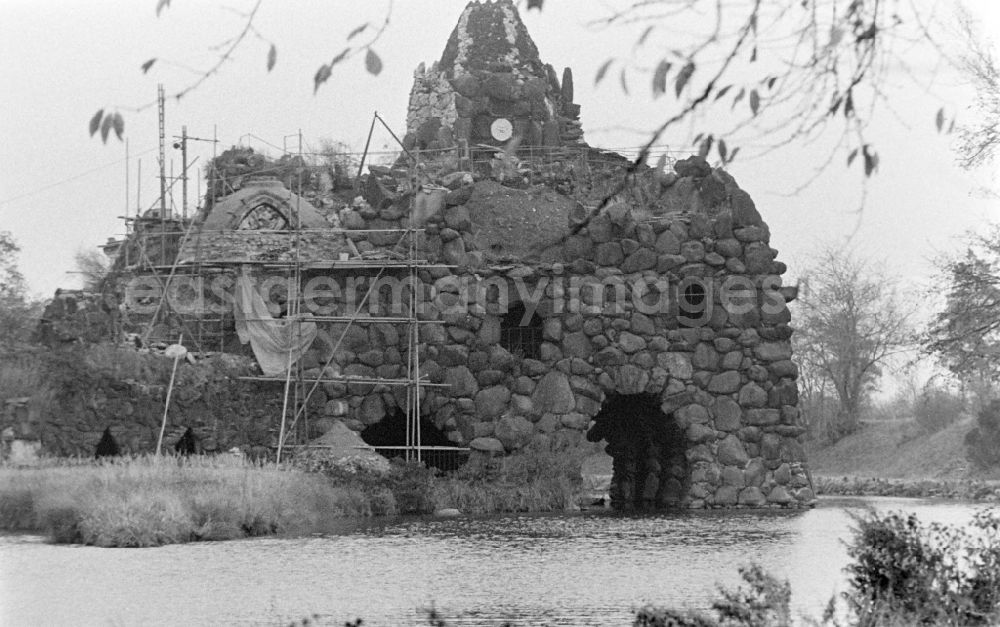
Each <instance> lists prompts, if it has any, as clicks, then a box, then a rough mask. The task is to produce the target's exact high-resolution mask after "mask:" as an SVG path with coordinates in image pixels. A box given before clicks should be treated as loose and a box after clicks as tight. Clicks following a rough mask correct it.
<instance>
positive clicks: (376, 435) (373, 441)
mask: <svg viewBox="0 0 1000 627" xmlns="http://www.w3.org/2000/svg"><path fill="white" fill-rule="evenodd" d="M361 439H362V440H364V441H365V444H368V445H370V446H374V447H376V450H377V451H378V452H379V453H380V454H381V455H382V456H384V457H388V458H389V459H395V458H404V459H405V458H406V412H405V411H403V410H402V409H401V408H399V407H397V408H396V409H395V410H394V411H392V412H389V413H387V414H386V415H385V417H383V418H382V420H380V421H379V422H377V423H375V424H373V425H370V426H369V427H368V428H366V429H365V430H364V431H362V432H361ZM420 446H421V447H449V448H454V447H455V443H454V442H452V441H451V440H449V439H448V436H446V435H445V433H444V432H443V431H441V430H440V429H438V428H437V427H435V426H434V423H432V422H431V421H430V420H428V419H427V417H426V416H423V417H421V418H420ZM411 454H412V453H411ZM466 457H468V452H467V451H461V450H445V451H435V450H422V451H421V453H420V459H421V461H423V462H424V464H426V465H427V466H428V467H434V468H437V469H438V470H441V471H443V472H448V471H452V470H456V469H458V467H459V466H461V465H462V464H464V463H465V458H466Z"/></svg>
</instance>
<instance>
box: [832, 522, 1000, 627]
mask: <svg viewBox="0 0 1000 627" xmlns="http://www.w3.org/2000/svg"><path fill="white" fill-rule="evenodd" d="M856 522H857V528H856V529H855V536H854V540H853V542H852V543H851V545H850V546H849V547H848V554H849V555H850V556H851V558H853V563H852V564H850V565H849V566H848V568H847V572H848V576H849V584H850V592H849V593H847V594H845V598H846V599H847V601H848V605H849V606H850V608H851V610H852V611H853V612H854V614H855V615H856V617H857V624H858V625H860V626H868V625H882V624H885V623H886V622H887V621H889V620H891V621H893V622H900V623H901V624H921V625H938V624H959V625H988V624H995V622H996V621H997V620H998V619H1000V512H997V511H983V512H980V513H978V514H977V515H976V516H975V518H974V519H973V522H972V524H971V525H970V526H969V528H968V529H962V528H957V527H951V526H948V525H941V524H930V525H926V526H925V525H921V524H920V523H919V522H918V521H917V518H916V516H914V515H912V514H910V515H909V516H906V517H904V516H903V515H902V514H898V513H891V514H888V515H884V516H878V515H874V514H869V515H868V516H866V517H860V518H857V519H856Z"/></svg>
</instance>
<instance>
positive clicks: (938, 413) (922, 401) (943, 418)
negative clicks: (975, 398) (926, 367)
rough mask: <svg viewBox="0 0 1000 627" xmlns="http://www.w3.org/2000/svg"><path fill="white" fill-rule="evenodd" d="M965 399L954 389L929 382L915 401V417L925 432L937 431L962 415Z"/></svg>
mask: <svg viewBox="0 0 1000 627" xmlns="http://www.w3.org/2000/svg"><path fill="white" fill-rule="evenodd" d="M964 410H965V399H963V398H962V396H961V395H960V394H958V393H956V392H954V391H952V390H949V389H948V388H945V387H940V386H937V385H934V384H933V383H928V384H927V386H925V387H924V389H923V391H921V393H920V394H919V395H918V396H917V398H916V399H915V400H914V402H913V417H914V419H915V420H916V422H917V425H918V426H919V427H920V430H921V431H923V432H924V433H936V432H937V431H940V430H941V429H944V428H945V427H947V426H948V425H950V424H952V423H953V422H955V421H956V420H958V419H959V418H960V417H961V416H962V412H963V411H964Z"/></svg>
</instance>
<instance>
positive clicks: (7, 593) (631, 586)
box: [0, 499, 982, 625]
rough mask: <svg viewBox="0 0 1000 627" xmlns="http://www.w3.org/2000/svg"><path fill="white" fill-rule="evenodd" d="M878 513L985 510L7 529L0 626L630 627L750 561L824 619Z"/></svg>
mask: <svg viewBox="0 0 1000 627" xmlns="http://www.w3.org/2000/svg"><path fill="white" fill-rule="evenodd" d="M865 504H869V505H873V506H875V507H877V508H879V509H883V510H906V511H913V512H916V513H917V514H918V515H919V516H920V518H921V519H922V520H924V521H931V520H934V521H939V522H950V523H960V522H964V521H967V520H969V519H970V517H971V516H972V514H973V513H974V512H975V511H976V510H977V509H979V508H980V507H982V506H979V505H970V504H961V503H954V502H931V501H919V500H910V499H837V500H825V501H823V502H822V504H821V506H820V507H818V508H816V509H814V510H810V511H806V512H799V513H777V512H776V513H771V512H765V513H760V512H757V513H748V512H726V513H719V512H707V513H692V514H672V515H656V516H621V515H614V514H606V513H599V514H579V515H559V516H505V517H489V518H458V519H427V518H419V519H404V520H396V521H390V522H380V523H374V524H373V523H368V524H363V525H362V524H351V525H345V526H342V527H341V528H339V529H332V530H331V531H330V533H327V534H324V535H322V536H313V537H307V538H282V539H273V538H272V539H262V540H246V541H236V542H217V543H204V544H188V545H175V546H167V547H162V548H154V549H100V548H93V547H83V546H56V545H51V544H47V543H45V542H44V541H43V540H42V539H41V538H39V537H37V536H23V535H8V536H0V624H4V625H36V624H38V625H41V624H46V625H48V624H63V625H70V624H72V625H81V624H86V625H159V624H172V625H180V624H268V625H276V624H281V623H283V622H284V623H287V622H288V621H291V620H295V619H301V618H303V617H305V616H307V615H310V614H314V613H316V614H320V615H322V616H323V617H324V619H325V620H324V624H329V625H340V624H342V623H343V621H345V620H349V619H354V618H355V617H363V618H364V619H365V624H366V625H409V624H421V622H422V619H423V614H422V611H421V608H426V607H430V606H431V604H432V603H433V604H434V605H435V606H436V607H437V608H438V610H439V611H440V612H442V613H443V614H444V615H445V616H447V617H448V618H449V619H450V621H449V622H450V623H453V624H495V623H500V622H503V621H504V620H510V621H512V622H514V623H515V624H524V625H584V624H591V625H629V624H631V611H630V610H631V609H632V608H635V607H639V606H641V605H643V604H644V603H647V602H654V603H657V604H669V605H674V606H689V607H705V606H707V604H708V603H709V600H710V599H711V597H712V595H713V592H714V590H715V585H716V584H717V583H721V584H726V585H734V584H736V583H738V581H739V575H738V573H737V567H738V566H739V565H741V564H746V563H748V562H750V561H756V562H758V563H760V564H762V565H764V566H765V567H766V568H767V569H768V570H770V571H771V572H773V573H776V574H779V575H781V576H783V577H787V578H789V579H790V580H791V582H792V601H793V605H794V606H795V608H796V610H797V611H799V612H805V613H807V614H810V615H814V616H818V615H819V613H820V612H821V611H822V608H823V606H824V605H825V603H826V601H827V600H828V599H829V598H830V595H831V594H834V593H835V592H837V591H838V590H839V589H841V588H842V586H843V574H842V572H841V569H842V568H843V566H844V565H845V564H846V562H847V555H846V551H845V548H844V546H843V544H842V540H844V539H846V538H848V537H849V535H850V534H849V531H848V530H849V527H850V524H851V521H850V518H849V516H848V512H849V511H852V510H853V511H856V510H857V509H858V508H860V507H862V506H864V505H865Z"/></svg>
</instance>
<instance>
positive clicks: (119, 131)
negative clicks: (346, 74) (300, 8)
mask: <svg viewBox="0 0 1000 627" xmlns="http://www.w3.org/2000/svg"><path fill="white" fill-rule="evenodd" d="M263 1H264V0H256V2H255V4H254V5H253V7H252V8H251V9H250V11H248V12H246V13H240V16H241V17H242V18H243V22H242V26H241V29H240V30H239V32H237V34H236V35H235V36H233V37H231V38H229V39H227V40H225V41H223V42H221V43H219V44H216V45H214V46H212V47H211V49H212V50H216V51H220V52H218V56H217V58H216V60H215V62H214V63H213V64H212V66H211V67H209V68H208V69H206V70H203V71H196V73H197V75H198V76H197V78H196V79H195V80H193V81H192V82H191V83H189V84H188V85H186V86H185V87H184V88H182V89H181V90H179V91H177V92H175V93H173V94H171V97H172V98H173V99H174V100H180V99H181V98H183V97H184V96H186V95H187V94H189V93H190V92H192V91H194V90H195V89H197V88H198V87H200V86H201V85H202V84H203V83H204V82H205V81H206V80H208V79H209V78H211V77H212V76H214V75H215V74H217V73H218V72H219V70H221V68H222V67H223V65H225V64H226V63H227V62H228V61H230V60H231V59H232V58H233V54H234V53H235V52H236V50H237V49H238V48H239V47H240V46H241V45H242V44H243V43H244V42H245V40H246V39H247V37H248V36H249V35H253V36H254V37H256V38H257V39H259V40H261V41H263V42H264V43H266V44H268V49H267V58H266V68H267V71H268V72H270V71H271V70H273V69H274V67H275V65H276V64H277V61H278V47H277V44H275V43H274V42H272V41H270V40H269V39H268V38H266V37H265V36H264V35H263V34H262V33H261V32H260V30H258V29H257V27H256V26H255V20H256V18H257V14H258V12H259V10H260V8H261V5H262V4H263ZM169 7H170V0H158V2H157V5H156V16H157V17H160V15H161V13H162V12H163V11H164V10H165V9H168V8H169ZM391 16H392V0H389V6H388V8H387V9H386V12H385V16H384V19H383V20H382V22H381V24H379V25H373V24H372V23H371V22H365V23H364V24H361V25H359V26H357V27H356V28H354V29H353V30H352V31H351V32H350V33H349V34H348V35H347V38H346V39H347V45H346V46H345V47H344V48H343V49H342V50H341V51H340V52H338V53H337V54H336V55H335V56H334V57H333V59H331V60H330V62H328V63H324V64H323V65H320V67H319V69H318V70H316V74H315V75H314V76H313V85H314V87H313V93H314V94H315V93H316V92H317V91H318V90H319V87H320V85H322V84H323V83H325V82H326V81H327V80H328V79H329V78H330V76H331V75H332V70H333V67H334V66H336V65H337V64H339V63H341V62H343V61H346V60H347V59H350V58H351V57H353V56H356V55H358V54H361V53H364V64H365V69H366V70H367V71H368V72H369V73H370V74H372V75H375V76H378V75H379V74H380V73H381V72H382V67H383V64H382V59H381V57H380V56H379V55H378V53H376V52H375V50H374V48H373V45H374V44H375V42H377V41H378V39H379V38H380V37H381V36H382V34H383V33H384V32H385V29H386V28H387V27H388V26H389V22H390V18H391ZM365 32H372V35H371V37H369V38H368V39H367V40H365V41H361V42H356V40H357V39H358V38H359V36H360V35H362V34H363V33H365ZM158 62H161V63H162V62H164V60H163V59H161V58H159V57H152V58H150V59H148V60H146V61H145V62H143V63H142V65H140V69H141V70H142V73H143V74H147V73H149V72H150V71H151V70H152V69H153V67H154V66H155V65H156V64H157V63H158ZM174 65H178V64H174ZM155 104H156V102H155V101H153V102H147V103H146V104H143V105H141V106H138V107H134V108H132V111H133V112H135V113H139V112H142V111H144V110H146V109H149V108H150V107H152V106H154V105H155ZM88 128H89V130H90V135H91V137H93V136H94V135H95V134H96V133H97V131H98V130H100V132H101V141H103V142H104V143H107V141H108V137H109V136H110V132H111V131H112V130H114V132H115V135H116V136H117V137H118V139H119V140H121V139H122V138H123V136H124V132H125V119H124V117H123V116H122V114H121V112H120V111H117V110H116V111H114V112H113V113H112V112H111V111H107V110H106V109H105V108H101V109H99V110H98V111H97V112H96V113H94V114H93V116H92V117H91V118H90V123H89V125H88Z"/></svg>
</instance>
